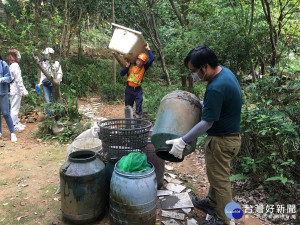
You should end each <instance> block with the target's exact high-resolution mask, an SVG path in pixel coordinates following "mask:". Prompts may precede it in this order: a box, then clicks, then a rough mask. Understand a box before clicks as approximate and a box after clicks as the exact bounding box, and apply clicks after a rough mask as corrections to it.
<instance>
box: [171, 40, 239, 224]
mask: <svg viewBox="0 0 300 225" xmlns="http://www.w3.org/2000/svg"><path fill="white" fill-rule="evenodd" d="M184 64H185V66H186V67H187V68H188V69H189V70H190V71H191V73H193V76H194V77H196V78H197V80H198V81H200V82H208V84H207V87H206V91H205V95H204V102H203V107H202V118H201V121H200V122H199V123H198V124H196V125H195V126H194V127H193V128H192V129H191V130H190V131H188V132H187V133H186V134H185V135H184V136H183V137H180V138H176V139H173V140H167V141H166V144H170V145H172V149H171V150H170V152H169V153H170V154H173V155H174V156H175V157H177V158H182V153H183V150H184V148H185V147H186V145H187V143H190V142H192V141H193V140H195V139H197V138H198V137H199V136H201V135H202V134H204V133H205V132H206V133H207V137H206V141H205V146H204V150H205V163H206V172H207V177H208V181H209V183H210V188H209V192H208V196H207V197H206V198H203V199H200V198H197V197H193V198H192V202H193V204H194V206H195V207H197V208H199V209H202V210H204V211H205V212H206V213H208V214H210V215H211V217H210V219H209V220H208V221H206V222H205V223H203V225H208V224H211V225H219V224H220V225H222V224H229V223H230V219H229V218H228V217H227V216H226V215H225V212H224V209H225V206H226V205H227V204H228V203H230V202H231V201H232V193H231V184H230V180H229V177H230V163H231V161H232V159H233V158H234V157H235V156H236V155H237V153H238V152H239V149H240V146H241V135H240V131H241V127H240V121H241V106H242V92H241V88H240V85H239V83H238V81H237V79H236V77H235V75H234V74H233V73H232V72H231V71H230V70H229V69H228V68H226V67H224V66H220V65H219V64H218V58H217V56H216V55H215V53H214V52H213V51H212V50H211V49H210V48H209V47H207V46H205V45H203V46H200V47H196V48H194V49H193V50H191V51H190V52H189V53H188V55H187V56H186V58H185V60H184Z"/></svg>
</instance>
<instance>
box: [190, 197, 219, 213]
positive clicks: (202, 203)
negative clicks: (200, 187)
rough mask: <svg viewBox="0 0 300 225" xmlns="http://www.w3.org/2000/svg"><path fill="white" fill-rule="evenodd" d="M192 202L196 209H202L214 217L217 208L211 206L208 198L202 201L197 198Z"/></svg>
mask: <svg viewBox="0 0 300 225" xmlns="http://www.w3.org/2000/svg"><path fill="white" fill-rule="evenodd" d="M192 202H193V205H194V206H195V207H196V208H198V209H202V210H203V211H204V212H206V213H207V214H210V215H213V214H215V213H216V210H215V208H214V207H212V206H210V205H209V201H208V198H202V199H200V198H197V197H193V198H192Z"/></svg>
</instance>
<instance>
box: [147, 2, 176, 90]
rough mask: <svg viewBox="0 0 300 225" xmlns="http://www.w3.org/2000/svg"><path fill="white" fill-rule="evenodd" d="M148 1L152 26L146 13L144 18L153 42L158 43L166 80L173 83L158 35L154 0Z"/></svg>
mask: <svg viewBox="0 0 300 225" xmlns="http://www.w3.org/2000/svg"><path fill="white" fill-rule="evenodd" d="M148 3H149V8H150V14H151V20H152V27H151V26H150V24H149V21H148V19H147V17H146V15H145V14H143V15H144V20H145V22H146V24H147V26H148V28H149V31H150V36H151V39H152V42H153V43H156V45H155V46H156V48H157V50H158V52H159V55H160V57H161V65H162V69H163V71H164V74H165V76H166V81H167V84H168V85H171V81H170V75H169V72H168V69H167V66H166V62H165V57H164V51H163V46H162V44H161V42H160V38H159V35H158V29H157V26H156V20H155V15H154V10H153V0H148ZM151 30H153V33H154V34H153V33H151Z"/></svg>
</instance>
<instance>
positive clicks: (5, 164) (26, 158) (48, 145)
mask: <svg viewBox="0 0 300 225" xmlns="http://www.w3.org/2000/svg"><path fill="white" fill-rule="evenodd" d="M87 103H88V101H87V100H84V99H82V100H80V101H79V105H83V104H87ZM123 109H124V106H123V105H105V104H101V106H100V108H99V110H98V112H97V116H98V117H105V118H107V119H112V118H123V115H124V110H123ZM37 126H38V123H37V122H35V123H26V129H25V130H24V131H22V132H17V133H16V134H17V138H18V142H17V143H11V142H10V135H9V132H8V129H7V126H6V123H5V121H3V118H2V132H3V138H2V139H0V146H1V147H0V160H1V164H0V174H1V176H0V224H5V225H13V224H28V225H32V224H43V225H44V224H46V225H62V224H69V223H67V222H65V221H64V220H63V218H62V213H61V211H60V195H59V194H55V192H56V188H57V183H58V177H59V168H60V166H61V165H62V164H63V163H64V160H65V156H66V148H67V146H68V145H67V144H60V143H58V142H43V141H41V140H39V139H37V138H35V137H34V136H33V134H32V132H33V131H34V130H37ZM203 163H204V161H203V156H201V155H199V154H197V153H193V154H191V155H189V156H188V157H186V159H185V160H184V161H183V162H182V163H167V165H169V166H172V167H174V171H172V173H175V174H177V175H178V176H179V177H180V178H181V180H183V181H184V182H186V183H187V184H188V183H189V184H190V185H189V186H188V187H192V188H193V190H194V191H195V192H196V193H197V195H198V196H199V197H205V196H206V194H207V190H208V188H207V185H208V181H207V178H206V175H205V165H204V164H203ZM158 208H159V207H158ZM188 217H190V218H195V219H196V220H197V221H198V224H200V223H201V222H204V220H205V214H204V213H203V212H202V211H200V210H197V209H193V210H192V211H191V212H190V213H189V214H188ZM162 220H163V218H161V216H160V213H159V212H158V216H157V223H156V224H161V221H162ZM94 224H109V219H108V216H107V213H106V216H105V217H104V218H103V219H102V220H99V221H97V222H96V223H94ZM181 224H184V223H181ZM238 224H249V225H261V224H269V223H266V222H264V221H260V220H258V219H256V218H255V217H252V216H251V217H250V218H247V219H243V220H239V221H238Z"/></svg>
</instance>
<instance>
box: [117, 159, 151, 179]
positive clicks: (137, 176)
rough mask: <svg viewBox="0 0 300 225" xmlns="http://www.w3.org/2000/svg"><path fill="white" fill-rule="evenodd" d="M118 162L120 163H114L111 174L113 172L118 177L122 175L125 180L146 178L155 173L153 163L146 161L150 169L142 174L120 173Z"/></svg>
mask: <svg viewBox="0 0 300 225" xmlns="http://www.w3.org/2000/svg"><path fill="white" fill-rule="evenodd" d="M119 162H120V160H119V161H118V162H116V164H115V166H114V171H113V172H115V173H117V174H119V175H122V176H124V177H127V178H144V177H148V176H149V175H151V174H152V173H154V172H155V168H154V165H153V163H151V162H149V161H147V162H148V163H149V164H150V165H151V169H150V170H147V171H145V172H142V173H129V172H125V171H122V170H120V169H119V168H118V164H119Z"/></svg>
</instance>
